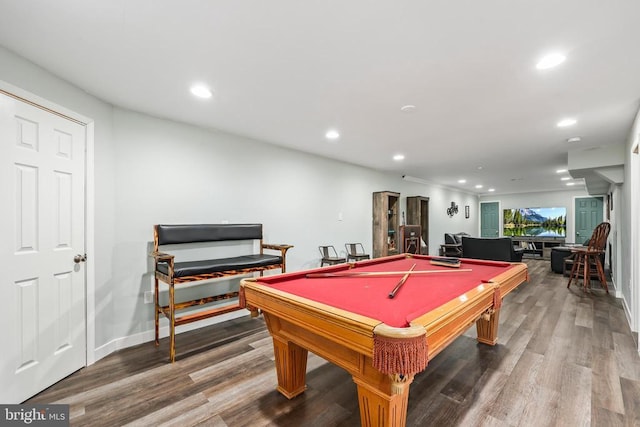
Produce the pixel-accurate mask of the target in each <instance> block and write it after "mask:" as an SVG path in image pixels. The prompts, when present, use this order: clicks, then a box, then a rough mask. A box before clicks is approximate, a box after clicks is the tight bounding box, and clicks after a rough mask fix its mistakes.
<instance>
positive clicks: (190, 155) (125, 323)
mask: <svg viewBox="0 0 640 427" xmlns="http://www.w3.org/2000/svg"><path fill="white" fill-rule="evenodd" d="M114 126H115V133H116V138H115V140H116V159H117V160H116V178H115V179H116V188H117V189H118V191H117V193H116V198H115V208H116V227H115V228H116V247H115V250H114V254H113V259H114V265H115V266H116V267H115V268H114V276H115V277H116V279H117V280H116V285H115V286H116V287H117V288H118V293H119V294H121V295H122V296H123V297H124V296H126V297H124V298H122V300H121V301H120V302H119V303H118V305H117V306H116V313H115V314H116V316H115V318H116V319H119V320H118V321H119V323H120V324H119V325H117V327H116V334H118V335H127V334H129V335H130V334H135V333H140V332H143V331H149V330H151V329H152V327H153V325H152V320H153V311H152V309H151V306H149V305H144V304H142V303H141V301H142V295H143V293H144V292H145V291H148V290H150V289H151V284H152V276H151V272H152V266H151V263H150V259H149V258H148V257H147V254H148V253H149V247H150V244H151V239H152V225H153V224H158V223H219V222H222V221H228V222H229V223H245V222H259V223H262V224H264V233H265V235H264V240H265V242H273V243H289V244H292V245H294V246H295V247H294V248H293V249H291V250H290V251H289V253H288V255H287V266H288V270H289V271H295V270H300V269H305V268H311V267H316V266H318V265H319V256H320V254H319V251H318V245H321V244H332V245H334V246H335V247H336V248H337V249H338V250H339V251H344V243H346V242H350V241H355V242H358V241H359V242H362V243H363V244H364V246H365V248H366V249H367V250H368V251H369V253H371V242H372V235H371V228H372V222H371V219H372V193H373V192H374V191H382V190H389V191H397V192H400V193H401V206H402V210H403V211H404V210H405V208H406V197H407V196H415V195H420V196H427V197H429V198H430V201H429V206H430V250H431V253H437V250H438V248H439V245H440V243H442V234H443V233H444V232H445V231H471V230H475V229H476V228H477V215H474V216H475V219H464V204H469V205H471V206H475V205H477V200H476V198H475V196H472V195H468V194H461V193H458V192H455V191H452V190H449V189H444V188H441V187H437V186H430V185H421V184H416V183H411V182H406V181H404V180H402V178H401V176H396V175H388V174H383V173H379V172H375V171H373V170H370V169H366V168H361V167H357V166H353V165H351V164H346V163H341V162H336V161H333V160H329V159H325V158H321V157H317V156H312V155H308V154H305V153H301V152H297V151H292V150H289V149H284V148H279V147H275V146H271V145H267V144H265V143H261V142H258V141H253V140H250V139H247V138H243V137H239V136H234V135H230V134H226V133H223V132H217V131H214V130H205V129H201V128H196V127H193V126H190V125H185V124H181V123H176V122H171V121H167V120H162V119H157V118H153V117H149V116H146V115H144V114H140V113H136V112H132V111H128V110H123V109H120V108H115V110H114ZM451 201H455V202H456V203H458V204H459V205H460V213H458V214H457V215H455V216H454V217H453V218H450V217H449V216H447V214H446V207H447V206H449V205H450V203H451ZM340 214H341V217H342V220H339V216H340ZM132 316H133V317H132Z"/></svg>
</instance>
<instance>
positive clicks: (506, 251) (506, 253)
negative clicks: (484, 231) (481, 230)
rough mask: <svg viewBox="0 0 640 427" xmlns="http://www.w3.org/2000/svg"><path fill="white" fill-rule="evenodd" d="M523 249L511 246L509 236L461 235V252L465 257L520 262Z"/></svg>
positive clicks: (511, 242)
mask: <svg viewBox="0 0 640 427" xmlns="http://www.w3.org/2000/svg"><path fill="white" fill-rule="evenodd" d="M523 252H524V251H523V250H521V249H516V248H514V247H513V241H512V240H511V238H510V237H498V238H492V237H488V238H484V237H466V236H465V237H463V238H462V253H463V254H464V257H465V258H474V259H487V260H491V261H507V262H521V261H522V254H523Z"/></svg>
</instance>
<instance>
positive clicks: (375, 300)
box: [259, 255, 512, 327]
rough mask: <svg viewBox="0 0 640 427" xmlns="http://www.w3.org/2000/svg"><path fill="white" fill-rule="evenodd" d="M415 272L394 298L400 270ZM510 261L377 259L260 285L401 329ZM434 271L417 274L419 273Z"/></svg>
mask: <svg viewBox="0 0 640 427" xmlns="http://www.w3.org/2000/svg"><path fill="white" fill-rule="evenodd" d="M414 264H415V267H414V271H413V272H412V273H411V274H410V275H409V277H408V278H407V280H406V282H405V283H404V284H403V286H402V287H401V288H400V289H399V290H398V292H397V293H396V295H395V297H394V298H389V293H390V292H391V291H392V290H393V289H394V287H395V286H396V285H397V284H398V282H399V281H400V280H401V279H402V277H403V273H404V272H406V271H408V270H409V269H411V267H412V266H414ZM511 267H512V265H511V264H509V263H504V262H492V261H481V260H470V259H463V260H462V262H461V265H460V267H459V268H451V267H443V266H437V265H432V264H431V257H427V256H412V257H406V256H402V255H401V256H399V257H395V259H393V260H389V259H388V258H384V259H383V258H378V259H374V260H370V261H364V262H360V263H358V264H357V266H355V267H351V266H350V265H348V264H341V265H338V266H332V267H325V268H322V269H316V270H308V271H304V272H299V273H290V274H284V275H278V276H275V277H263V278H261V279H260V280H259V281H260V283H261V284H263V285H266V286H269V287H272V288H273V289H277V290H280V291H284V292H287V293H291V294H293V295H297V296H299V297H303V298H308V299H309V300H313V301H315V302H319V303H323V304H327V305H330V306H332V307H336V308H340V309H343V310H347V311H350V312H353V313H357V314H360V315H363V316H367V317H371V318H373V319H378V320H380V321H381V322H382V323H385V324H387V325H389V326H393V327H405V326H408V325H409V323H410V322H411V321H412V320H413V319H415V318H416V317H418V316H420V315H422V314H424V313H427V312H429V311H430V310H432V309H434V308H436V307H438V306H440V305H442V304H444V303H445V302H447V301H450V300H452V299H454V298H456V297H458V296H460V295H463V294H465V293H466V292H468V291H469V290H471V289H473V288H475V287H477V286H479V285H483V284H485V283H488V282H490V281H491V279H492V278H494V277H496V276H498V275H500V274H502V273H504V272H505V271H507V270H508V269H509V268H511ZM425 271H429V272H432V271H433V272H434V273H421V272H425ZM373 272H397V274H390V275H384V276H376V275H355V276H343V277H313V278H309V277H308V276H314V274H315V273H373Z"/></svg>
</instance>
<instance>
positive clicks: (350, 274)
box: [305, 268, 473, 279]
mask: <svg viewBox="0 0 640 427" xmlns="http://www.w3.org/2000/svg"><path fill="white" fill-rule="evenodd" d="M460 271H462V272H468V271H473V270H472V269H470V268H456V269H455V270H453V269H449V270H415V271H411V270H409V271H359V272H357V271H354V272H349V271H339V272H336V273H309V274H307V275H305V277H306V278H307V279H318V278H323V277H375V276H398V275H401V274H407V273H409V274H433V273H458V272H460Z"/></svg>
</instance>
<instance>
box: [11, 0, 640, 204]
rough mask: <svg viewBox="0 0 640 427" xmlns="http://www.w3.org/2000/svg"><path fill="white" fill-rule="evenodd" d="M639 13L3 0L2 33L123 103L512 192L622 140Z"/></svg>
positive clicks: (634, 5) (531, 5)
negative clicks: (577, 152) (551, 57)
mask: <svg viewBox="0 0 640 427" xmlns="http://www.w3.org/2000/svg"><path fill="white" fill-rule="evenodd" d="M639 19H640V1H638V0H606V1H601V0H562V1H558V0H553V1H550V0H539V1H525V0H510V1H507V0H484V1H478V0H457V1H456V0H454V1H451V0H437V1H433V0H430V1H427V0H422V1H417V0H416V1H414V0H398V1H372V0H347V1H345V0H341V1H335V0H324V1H318V0H305V1H299V0H272V1H264V0H244V1H243V0H223V1H213V0H211V1H203V0H199V1H197V0H183V1H178V0H173V1H170V0H164V1H162V0H156V1H152V0H146V1H143V0H129V1H127V0H111V1H109V0H103V1H97V0H84V1H80V0H76V1H71V0H56V1H51V0H0V45H3V46H5V47H6V48H8V49H10V50H12V51H14V52H16V53H18V54H20V55H22V56H24V57H25V58H27V59H29V60H31V61H33V62H34V63H36V64H38V65H40V66H42V67H43V68H45V69H47V70H49V71H51V72H52V73H54V74H56V75H58V76H60V77H61V78H63V79H65V80H68V81H70V82H72V83H73V84H75V85H76V86H78V87H80V88H82V89H84V90H86V91H87V92H89V93H91V94H93V95H95V96H97V97H99V98H101V99H103V100H105V101H107V102H109V103H112V104H114V105H118V106H121V107H124V108H129V109H133V110H137V111H141V112H145V113H148V114H151V115H154V116H159V117H164V118H169V119H173V120H178V121H182V122H187V123H192V124H195V125H198V126H204V127H208V128H217V129H221V130H224V131H228V132H232V133H236V134H240V135H245V136H248V137H252V138H255V139H258V140H261V141H266V142H269V143H273V144H277V145H281V146H285V147H291V148H295V149H298V150H302V151H305V152H309V153H314V154H317V155H321V156H326V157H330V158H335V159H339V160H343V161H346V162H350V163H354V164H358V165H363V166H366V167H371V168H374V169H378V170H381V171H386V172H392V173H397V174H398V176H401V175H408V176H412V177H417V178H420V179H424V180H427V181H430V182H435V183H439V184H442V185H446V186H449V187H456V188H460V189H463V190H466V191H469V192H472V193H477V194H485V193H486V190H487V189H488V188H489V187H494V188H495V189H496V194H500V193H513V192H528V191H541V190H560V189H566V188H567V187H566V186H565V182H562V181H560V179H559V175H558V174H556V173H555V171H556V170H557V169H560V168H566V166H567V152H568V150H570V149H581V148H593V147H601V146H606V145H610V144H620V143H623V142H624V141H625V138H626V137H627V135H628V133H629V132H630V129H631V124H632V121H633V118H634V116H635V114H636V112H637V111H638V107H639V106H640V102H639V101H640V54H638V52H639V51H640V20H639ZM551 51H560V52H562V53H564V54H565V55H566V56H567V60H566V61H565V62H564V63H563V64H562V65H560V66H559V67H557V68H554V69H552V70H546V71H539V70H537V69H536V68H535V64H536V62H537V61H538V60H539V59H540V57H541V56H543V55H544V54H546V53H548V52H551ZM195 82H202V83H205V84H207V85H209V86H210V87H211V88H212V89H213V91H214V95H213V97H212V98H210V99H208V100H202V99H196V98H194V97H193V96H192V95H191V94H190V93H189V87H190V86H191V85H192V84H193V83H195ZM407 104H412V105H415V106H416V109H415V111H414V112H412V113H404V112H402V111H400V107H402V106H403V105H407ZM564 117H574V118H576V119H577V120H578V123H577V124H576V125H575V126H573V127H571V128H558V127H556V126H555V124H556V123H557V122H558V121H559V120H560V119H562V118H564ZM330 128H335V129H337V130H338V131H339V132H340V133H341V138H340V139H339V141H338V142H335V143H330V142H327V140H326V139H325V138H324V134H325V132H326V131H327V130H328V129H330ZM573 136H580V137H582V141H581V142H579V143H567V141H566V140H567V138H569V137H573ZM176 143H179V141H176ZM397 153H402V154H404V155H405V156H406V158H405V160H404V161H402V162H396V161H393V160H392V156H393V155H394V154H397ZM480 167H481V168H482V169H479V168H480ZM460 178H466V179H467V184H464V185H463V184H458V182H457V181H458V179H460ZM476 183H481V184H483V185H484V188H483V189H481V190H476V189H475V188H474V187H473V186H474V185H475V184H476ZM578 185H579V187H578V188H584V184H583V183H581V182H579V183H578Z"/></svg>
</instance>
